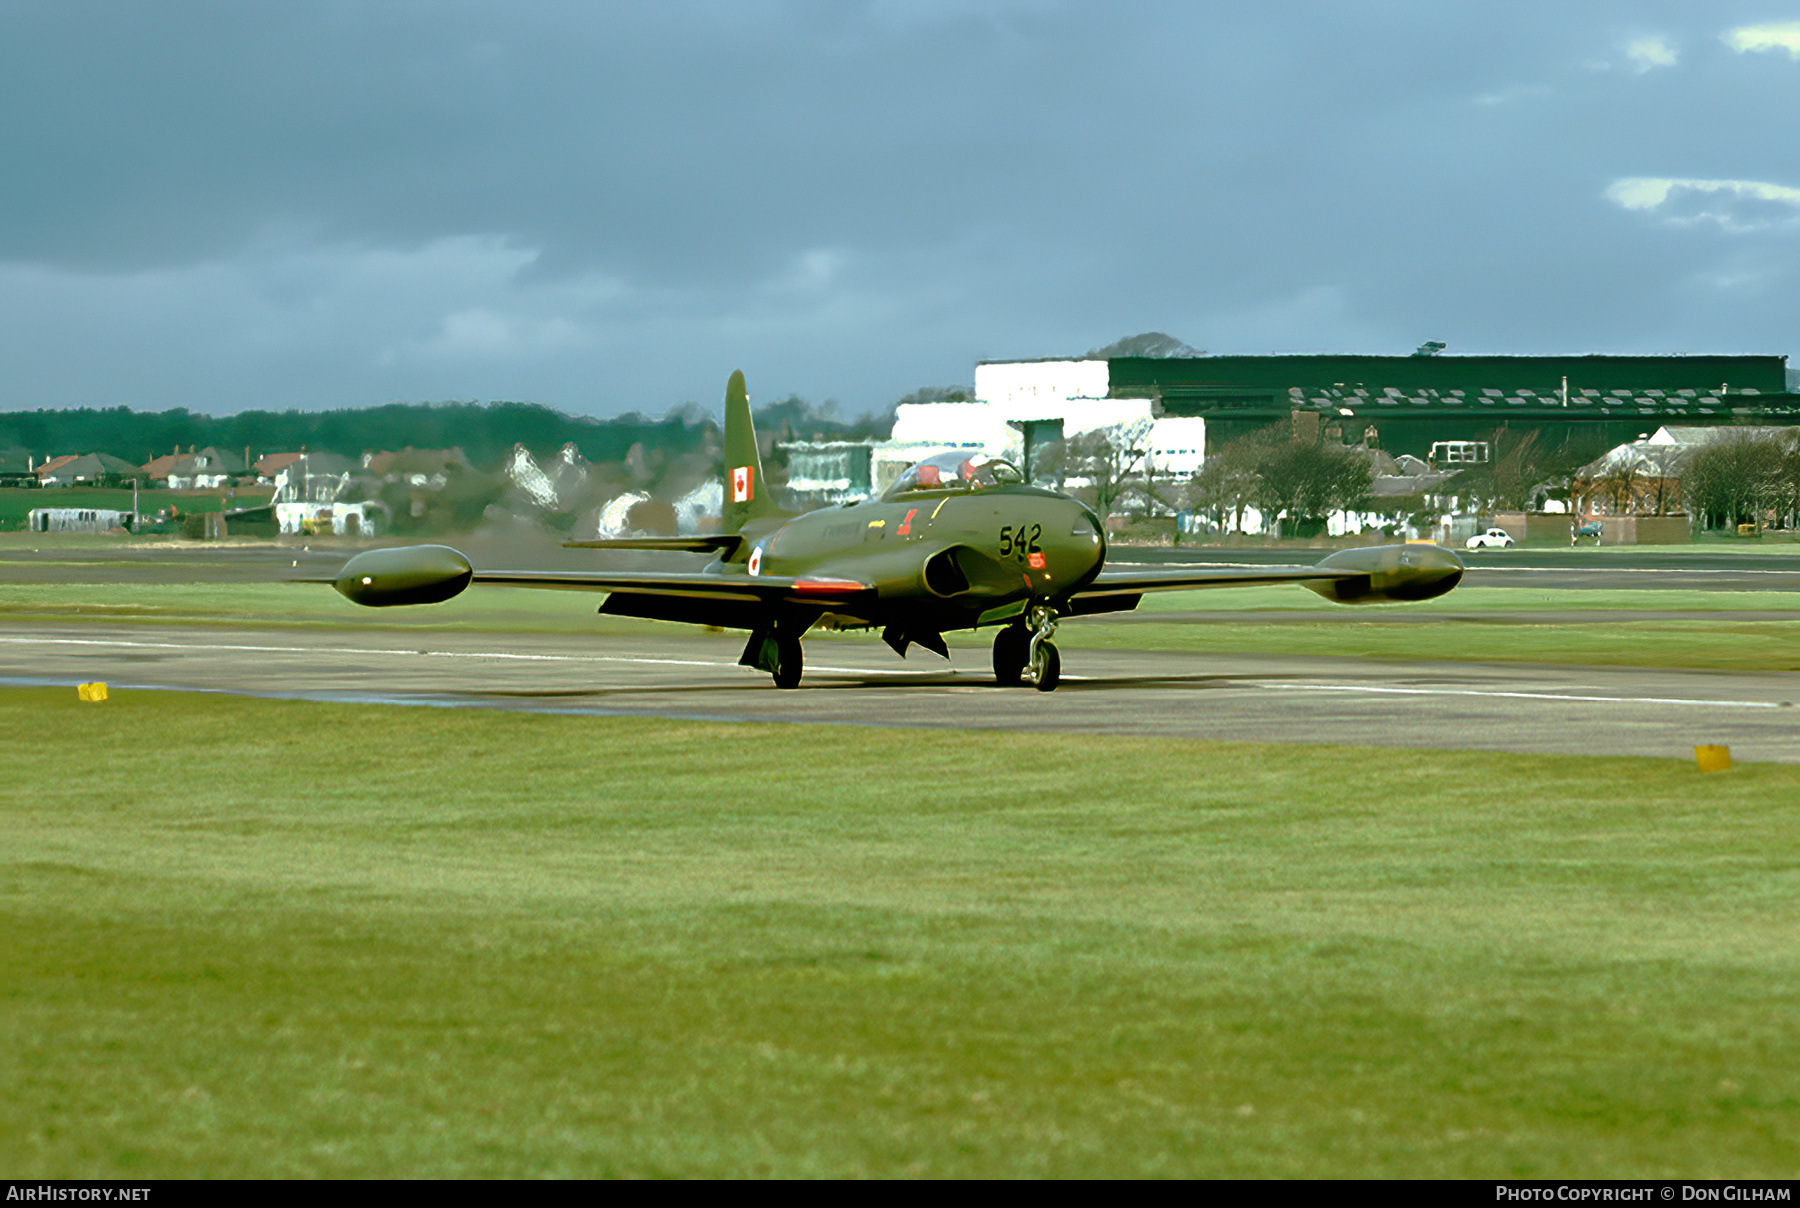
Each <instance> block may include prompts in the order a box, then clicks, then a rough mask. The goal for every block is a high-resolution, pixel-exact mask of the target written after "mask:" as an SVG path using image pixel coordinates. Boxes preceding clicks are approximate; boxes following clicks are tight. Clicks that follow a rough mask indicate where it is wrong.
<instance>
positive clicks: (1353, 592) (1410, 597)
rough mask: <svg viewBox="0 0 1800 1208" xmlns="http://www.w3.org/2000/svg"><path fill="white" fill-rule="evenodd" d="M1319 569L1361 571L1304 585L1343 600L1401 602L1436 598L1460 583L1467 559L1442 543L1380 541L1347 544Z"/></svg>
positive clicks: (1367, 602)
mask: <svg viewBox="0 0 1800 1208" xmlns="http://www.w3.org/2000/svg"><path fill="white" fill-rule="evenodd" d="M1319 568H1320V569H1321V570H1334V571H1355V572H1358V573H1356V574H1355V575H1353V576H1352V577H1350V578H1346V579H1325V580H1319V581H1315V582H1311V583H1308V584H1306V586H1307V587H1309V588H1311V589H1312V590H1313V591H1315V592H1317V593H1319V594H1320V595H1322V596H1324V597H1325V598H1326V599H1327V600H1334V601H1336V602H1337V603H1339V604H1398V603H1414V602H1417V601H1419V600H1435V599H1436V598H1437V597H1439V596H1441V595H1443V594H1444V593H1445V592H1447V591H1449V590H1450V589H1451V588H1453V587H1455V586H1456V585H1457V584H1458V583H1460V582H1462V577H1463V563H1462V559H1461V558H1458V557H1457V556H1456V555H1455V553H1453V552H1452V551H1450V550H1447V549H1445V548H1444V547H1443V546H1441V545H1428V544H1424V543H1415V544H1409V545H1377V546H1372V547H1368V548H1365V549H1343V550H1339V551H1338V552H1337V553H1335V554H1331V555H1330V556H1328V557H1326V558H1325V559H1324V560H1323V561H1321V562H1320V563H1319Z"/></svg>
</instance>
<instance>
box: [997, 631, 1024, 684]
mask: <svg viewBox="0 0 1800 1208" xmlns="http://www.w3.org/2000/svg"><path fill="white" fill-rule="evenodd" d="M1030 656H1031V631H1030V630H1028V629H1026V628H1025V626H1023V625H1008V626H1005V627H1004V628H1003V629H1001V630H1000V632H999V633H997V634H995V635H994V682H995V683H996V684H999V685H1000V686H1001V687H1002V688H1017V687H1018V686H1019V684H1020V682H1021V681H1022V680H1023V679H1024V676H1025V663H1026V661H1027V660H1028V659H1029V658H1030Z"/></svg>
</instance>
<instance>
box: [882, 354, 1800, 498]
mask: <svg viewBox="0 0 1800 1208" xmlns="http://www.w3.org/2000/svg"><path fill="white" fill-rule="evenodd" d="M975 395H976V398H977V399H978V400H979V401H978V402H976V403H924V404H914V405H908V406H903V407H901V408H900V413H899V415H898V416H897V418H896V423H895V431H894V440H893V441H892V442H890V443H891V444H892V445H894V446H896V447H895V448H893V449H892V450H891V452H886V453H885V455H884V451H883V450H881V449H878V450H877V451H876V454H875V457H876V460H877V462H878V463H880V462H883V461H888V462H897V461H898V460H900V459H901V458H902V457H904V456H905V455H906V453H907V452H908V451H910V449H903V448H901V447H899V446H908V447H911V446H923V445H926V444H933V443H936V444H952V445H965V446H969V447H975V446H981V447H983V448H984V449H985V450H986V451H987V452H989V453H991V454H994V455H1003V454H1004V455H1008V456H1011V457H1013V458H1015V459H1018V458H1021V457H1022V455H1024V446H1025V445H1026V444H1028V443H1029V444H1041V443H1043V442H1047V441H1050V440H1055V439H1060V438H1061V437H1064V436H1075V435H1079V434H1080V433H1081V432H1085V431H1091V430H1093V429H1095V428H1103V427H1108V426H1111V425H1113V424H1118V423H1127V422H1131V421H1132V420H1134V419H1140V418H1146V417H1147V418H1151V419H1153V420H1154V421H1155V426H1154V428H1153V429H1152V434H1151V436H1150V443H1151V445H1152V446H1153V450H1152V460H1153V461H1154V463H1155V465H1156V468H1157V471H1158V473H1159V476H1160V475H1166V476H1171V477H1183V478H1185V477H1187V476H1188V475H1189V474H1191V473H1192V472H1193V471H1194V470H1195V469H1198V468H1199V464H1200V461H1201V460H1202V459H1203V458H1204V456H1205V453H1206V450H1207V448H1208V446H1209V445H1211V446H1213V447H1216V446H1217V445H1219V444H1220V443H1223V442H1225V441H1229V440H1232V439H1234V438H1236V437H1238V436H1242V435H1244V434H1246V433H1248V432H1251V431H1254V430H1256V429H1258V428H1263V427H1267V426H1268V425H1270V424H1272V423H1275V422H1277V421H1281V420H1287V419H1289V418H1290V416H1291V415H1292V413H1294V412H1296V411H1298V412H1301V413H1303V414H1304V413H1311V414H1313V415H1316V416H1318V421H1317V422H1318V424H1319V430H1320V431H1321V432H1322V433H1324V434H1326V435H1327V436H1328V437H1329V436H1333V435H1335V436H1336V437H1337V438H1338V439H1341V440H1342V441H1343V442H1344V443H1346V444H1357V443H1361V442H1363V441H1365V440H1366V441H1368V443H1370V444H1371V445H1375V446H1378V447H1380V448H1381V449H1383V450H1384V451H1386V452H1388V453H1390V454H1394V455H1400V454H1410V455H1411V456H1414V457H1418V458H1421V459H1424V458H1429V457H1430V456H1431V455H1432V452H1433V447H1434V446H1439V452H1440V454H1443V453H1444V452H1446V451H1447V450H1454V449H1456V448H1457V447H1460V446H1461V445H1463V444H1464V443H1473V442H1482V441H1489V440H1491V439H1492V437H1493V434H1494V432H1495V431H1496V430H1497V429H1499V428H1501V427H1507V428H1510V429H1512V430H1514V431H1520V430H1530V429H1536V430H1539V431H1540V432H1541V433H1542V435H1541V436H1540V438H1539V439H1540V440H1547V441H1548V442H1549V443H1550V444H1551V446H1552V447H1561V446H1565V445H1568V446H1578V447H1582V448H1593V449H1596V450H1598V449H1604V448H1609V447H1612V446H1614V445H1618V444H1622V443H1625V442H1628V441H1631V440H1633V439H1636V438H1637V437H1639V436H1640V435H1642V434H1644V433H1646V432H1650V431H1653V430H1655V429H1657V428H1660V427H1663V426H1665V425H1671V424H1675V425H1686V426H1711V425H1725V424H1746V423H1748V424H1765V425H1766V424H1796V423H1800V395H1795V394H1791V393H1789V392H1788V389H1787V358H1786V357H1785V356H1548V357H1542V356H1441V355H1419V354H1414V355H1411V356H1343V355H1293V356H1196V357H1167V358H1162V357H1115V358H1110V359H1081V358H1075V359H1049V360H1033V361H988V362H983V363H982V364H980V365H978V366H977V367H976V369H975ZM877 477H880V474H879V470H878V472H877Z"/></svg>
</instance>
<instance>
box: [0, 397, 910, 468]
mask: <svg viewBox="0 0 1800 1208" xmlns="http://www.w3.org/2000/svg"><path fill="white" fill-rule="evenodd" d="M920 393H924V392H919V391H915V392H914V395H917V394H920ZM907 397H908V399H909V400H910V399H911V398H913V395H909V396H907ZM757 422H758V425H759V430H763V429H766V431H767V432H768V433H772V434H775V435H776V437H777V438H778V439H796V438H798V439H810V438H812V437H815V436H817V437H819V438H821V439H827V440H857V439H862V438H864V437H876V438H885V437H886V436H887V434H888V432H889V431H890V430H891V429H892V426H893V417H892V411H891V410H890V411H889V412H888V413H886V414H885V415H868V416H862V417H860V418H856V419H844V418H841V417H839V416H838V414H837V412H836V407H835V404H830V403H826V404H823V405H815V404H812V403H809V402H807V401H806V400H804V399H802V398H799V397H798V396H790V397H789V398H786V399H781V400H777V401H775V402H771V403H768V404H765V405H764V406H763V407H760V408H758V409H757ZM709 431H710V432H712V433H715V434H716V431H717V425H716V423H715V422H714V420H713V419H712V417H711V416H710V415H708V414H706V413H705V412H703V411H702V410H701V409H700V408H699V407H698V406H696V405H694V404H691V403H689V404H684V405H683V406H681V407H678V408H676V409H674V410H672V411H671V412H670V413H669V414H668V415H666V416H664V417H662V418H660V419H651V418H647V417H645V416H642V415H639V414H637V413H635V412H631V413H627V414H625V415H621V416H618V417H616V418H612V419H596V418H594V417H592V416H576V415H568V414H566V413H564V412H561V411H557V410H555V409H553V408H550V407H545V406H543V405H541V404H538V403H520V402H494V403H475V402H446V403H390V404H387V405H385V406H380V407H365V408H354V409H351V408H346V409H341V410H335V411H281V412H275V411H241V412H239V413H237V414H235V415H222V416H215V415H201V414H198V413H196V412H192V411H189V410H187V409H186V408H184V407H176V408H173V409H171V410H167V411H134V410H132V409H131V408H129V407H109V408H91V407H90V408H74V409H69V410H37V411H10V412H0V458H3V459H4V462H5V463H6V467H7V468H8V469H12V468H13V467H12V464H11V463H13V462H14V461H17V462H18V463H19V465H18V467H17V468H18V469H20V470H22V469H24V463H25V461H26V459H27V458H28V457H29V458H35V459H36V460H38V461H42V460H44V459H45V458H48V457H55V456H58V455H61V454H65V453H108V454H111V455H112V456H114V457H118V458H122V459H124V460H125V461H128V462H131V463H132V464H134V465H142V464H144V463H146V462H148V461H150V460H152V459H154V458H157V457H160V456H162V455H163V454H166V453H172V452H175V451H176V450H178V449H179V450H182V451H186V450H187V449H189V448H193V449H204V448H206V447H208V446H213V447H216V448H219V449H228V450H233V451H235V452H238V453H240V454H241V453H243V452H244V451H246V450H248V451H249V454H250V458H251V460H252V461H254V460H255V459H256V458H258V457H261V456H262V455H263V454H265V453H276V452H298V451H300V450H301V449H306V450H308V451H311V452H324V453H337V454H341V455H342V456H345V457H350V458H355V457H359V456H361V455H362V454H363V453H364V452H368V451H373V450H382V449H402V448H406V447H408V446H411V447H413V448H432V449H461V450H462V451H463V453H464V455H465V456H466V457H467V458H468V459H469V462H470V464H472V465H476V466H491V465H495V464H498V463H499V461H500V460H501V459H502V458H504V457H505V456H506V455H507V454H508V453H510V452H511V451H512V447H513V445H515V444H522V445H524V446H525V447H526V448H527V449H529V450H530V451H531V454H532V456H534V457H538V458H544V457H549V456H552V455H554V454H555V453H556V451H557V450H559V449H561V448H562V447H563V445H565V444H573V445H574V446H575V447H576V448H578V449H580V450H581V453H582V456H584V457H586V458H587V459H588V460H589V461H593V462H612V461H623V460H624V459H625V458H626V456H627V455H628V454H629V453H630V451H631V449H632V448H633V447H634V446H642V447H644V448H647V449H651V450H655V451H657V452H660V453H662V454H663V455H664V456H667V457H679V456H682V455H684V454H687V453H691V452H693V451H694V450H696V449H698V448H700V447H702V446H703V445H704V444H705V442H706V440H707V436H708V433H709Z"/></svg>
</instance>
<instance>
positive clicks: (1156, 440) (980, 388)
mask: <svg viewBox="0 0 1800 1208" xmlns="http://www.w3.org/2000/svg"><path fill="white" fill-rule="evenodd" d="M1110 391H1111V385H1110V382H1109V364H1108V362H1107V361H1104V360H1049V361H992V362H986V363H983V364H979V365H977V366H976V367H975V400H976V401H974V402H956V403H907V404H904V405H902V406H901V407H900V408H899V409H898V410H897V411H896V412H895V416H894V433H893V439H892V440H889V441H887V442H886V443H884V444H881V445H877V446H876V448H875V456H874V478H875V489H876V490H877V491H879V490H881V489H882V488H884V487H885V486H887V484H888V483H890V482H892V481H893V480H894V478H895V477H896V476H897V475H898V474H899V473H900V471H901V470H902V469H904V468H905V467H906V466H909V465H911V464H912V463H913V462H915V461H917V460H919V458H921V457H923V456H925V455H926V454H928V453H930V452H932V451H935V450H938V449H944V448H957V449H969V450H971V451H979V452H982V453H986V454H987V455H988V456H990V457H1003V458H1006V459H1007V460H1008V461H1013V462H1017V463H1019V464H1021V465H1023V463H1024V461H1025V459H1026V444H1027V441H1028V440H1029V441H1030V443H1031V444H1032V445H1033V446H1034V447H1039V446H1042V445H1043V444H1046V443H1048V442H1050V441H1055V440H1063V439H1067V438H1069V437H1075V436H1082V435H1084V434H1086V433H1089V432H1097V431H1104V430H1106V429H1109V428H1124V429H1126V430H1128V431H1130V432H1131V434H1132V435H1133V437H1134V438H1135V439H1138V440H1141V441H1143V442H1144V443H1143V445H1142V446H1141V447H1143V448H1144V449H1145V450H1146V461H1147V462H1148V465H1149V468H1150V472H1151V473H1152V474H1153V475H1154V476H1155V477H1156V478H1158V479H1163V480H1181V479H1186V478H1189V477H1192V476H1193V475H1194V474H1195V473H1196V472H1197V471H1198V470H1199V469H1200V465H1201V463H1202V462H1204V461H1205V460H1206V420H1205V419H1203V418H1200V417H1197V416H1194V417H1175V416H1162V415H1159V414H1158V411H1159V408H1158V407H1157V404H1156V400H1155V399H1153V398H1149V397H1141V398H1109V397H1108V395H1109V393H1110ZM1146 430H1147V431H1146Z"/></svg>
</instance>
